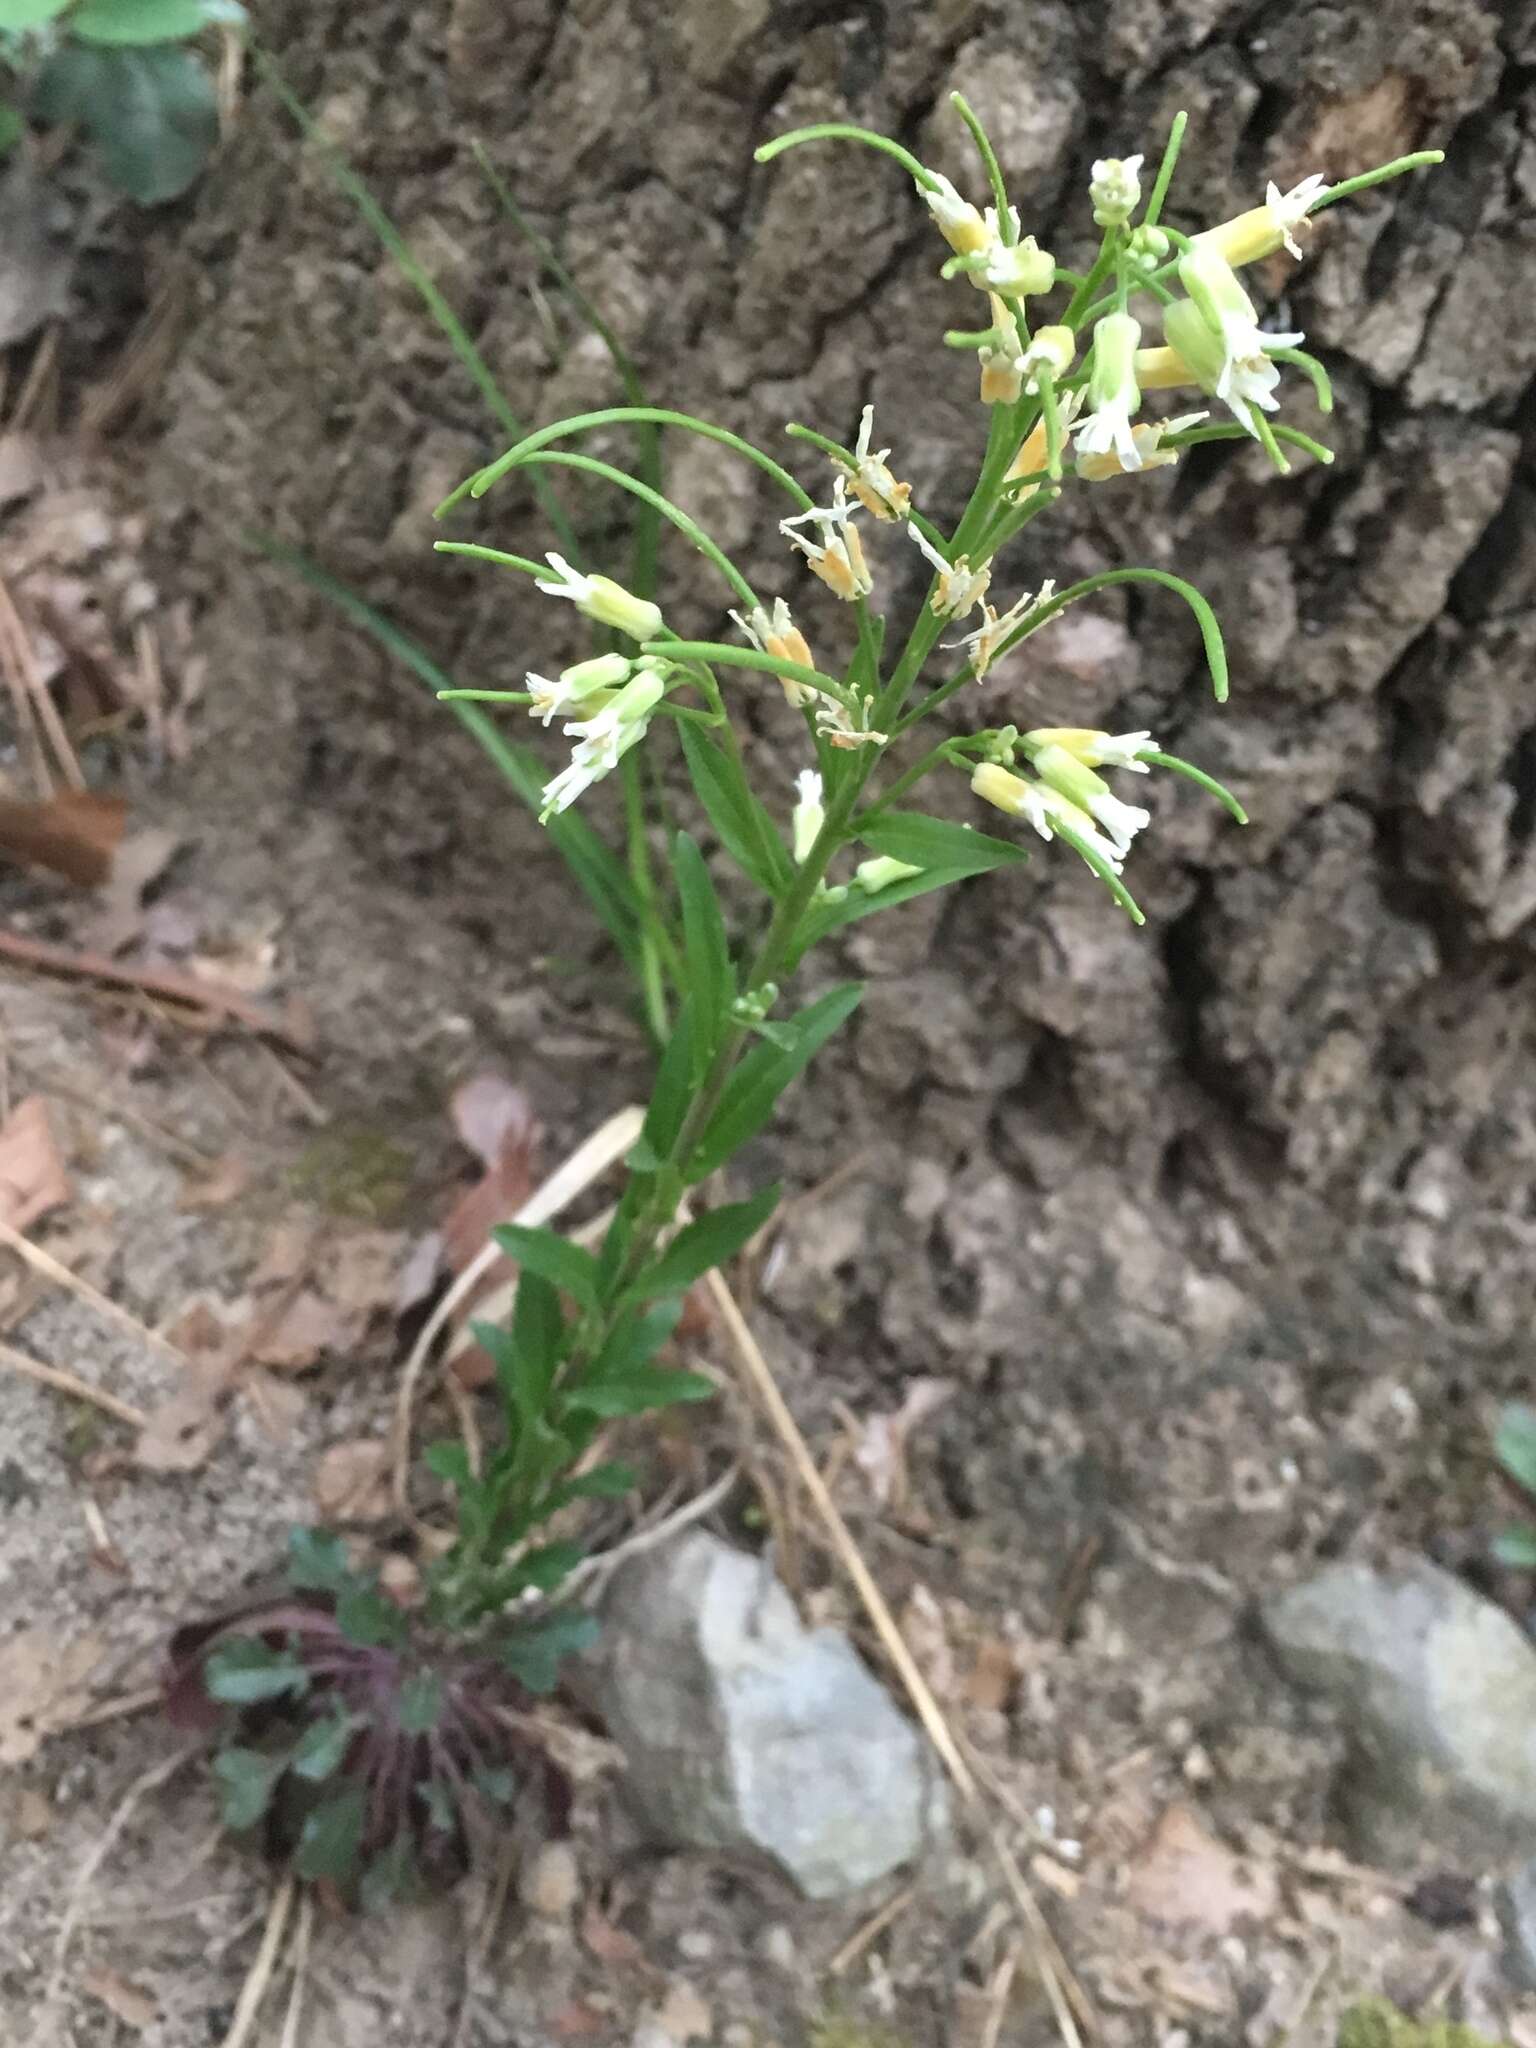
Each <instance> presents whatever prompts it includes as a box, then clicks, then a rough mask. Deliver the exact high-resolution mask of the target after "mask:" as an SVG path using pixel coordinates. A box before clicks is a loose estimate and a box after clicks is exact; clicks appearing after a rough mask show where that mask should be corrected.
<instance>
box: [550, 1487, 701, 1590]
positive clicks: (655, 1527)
mask: <svg viewBox="0 0 1536 2048" xmlns="http://www.w3.org/2000/svg"><path fill="white" fill-rule="evenodd" d="M740 1477H741V1467H740V1466H739V1465H731V1466H728V1467H727V1469H726V1470H725V1471H724V1472H722V1473H721V1475H720V1477H719V1478H718V1479H716V1480H714V1481H713V1482H712V1484H710V1485H709V1486H706V1487H705V1489H704V1491H703V1492H702V1493H700V1494H696V1495H695V1496H694V1498H693V1499H692V1500H689V1501H684V1503H683V1505H682V1506H681V1507H680V1508H678V1509H677V1511H676V1512H675V1513H674V1514H670V1515H667V1516H665V1517H664V1518H663V1519H662V1520H661V1521H659V1522H655V1523H653V1524H652V1526H651V1527H650V1528H649V1529H639V1530H637V1531H636V1532H635V1534H634V1535H633V1536H626V1537H625V1539H624V1541H623V1542H622V1543H616V1544H615V1545H614V1546H613V1548H612V1549H611V1550H603V1551H599V1552H598V1553H597V1555H596V1556H595V1557H584V1558H583V1559H582V1561H581V1563H580V1564H578V1565H576V1566H575V1567H574V1568H573V1569H572V1570H571V1571H569V1572H567V1574H566V1576H565V1578H564V1579H563V1580H562V1582H561V1586H560V1595H561V1598H562V1600H563V1599H565V1598H566V1597H568V1596H569V1595H570V1594H572V1593H574V1592H575V1591H576V1590H577V1589H578V1588H579V1587H581V1586H587V1585H590V1586H592V1587H593V1589H594V1593H599V1592H601V1591H602V1589H603V1587H604V1586H606V1585H607V1584H608V1581H609V1580H610V1579H611V1578H612V1577H613V1575H614V1573H615V1572H616V1571H617V1570H618V1569H619V1566H620V1565H622V1564H626V1563H628V1561H629V1559H630V1558H632V1557H639V1556H640V1555H641V1554H642V1553H643V1552H644V1551H647V1550H654V1549H655V1548H656V1546H657V1545H658V1544H660V1543H666V1542H668V1541H669V1540H670V1539H671V1538H672V1537H674V1536H675V1535H676V1534H677V1533H678V1531H679V1530H680V1529H687V1528H690V1527H691V1526H692V1525H693V1523H695V1522H702V1521H703V1519H704V1517H705V1516H706V1515H708V1514H712V1513H713V1512H714V1510H715V1509H716V1508H717V1507H719V1505H720V1503H721V1502H722V1501H723V1500H724V1499H725V1498H726V1496H727V1495H728V1494H729V1493H730V1491H731V1488H732V1487H733V1486H734V1485H735V1484H736V1481H737V1480H738V1479H739V1478H740Z"/></svg>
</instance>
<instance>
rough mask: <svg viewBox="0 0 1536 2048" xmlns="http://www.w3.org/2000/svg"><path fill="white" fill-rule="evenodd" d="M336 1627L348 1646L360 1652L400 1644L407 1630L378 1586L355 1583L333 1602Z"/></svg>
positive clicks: (361, 1582) (396, 1608) (397, 1611)
mask: <svg viewBox="0 0 1536 2048" xmlns="http://www.w3.org/2000/svg"><path fill="white" fill-rule="evenodd" d="M336 1626H337V1627H338V1628H339V1629H340V1630H341V1632H342V1634H343V1635H344V1636H345V1637H346V1639H347V1641H348V1642H349V1643H356V1644H357V1645H358V1647H359V1648H360V1649H377V1648H379V1647H381V1646H383V1645H386V1644H387V1645H391V1646H395V1645H398V1644H400V1643H403V1642H404V1640H405V1638H406V1635H407V1634H408V1632H409V1631H408V1628H407V1624H406V1619H405V1616H404V1615H403V1614H402V1613H401V1611H400V1609H399V1608H398V1607H397V1606H396V1605H395V1603H394V1601H393V1600H391V1599H390V1598H389V1596H388V1594H386V1593H381V1592H380V1591H379V1589H378V1587H377V1585H372V1584H370V1583H368V1581H366V1580H358V1581H356V1582H355V1583H354V1584H353V1585H351V1586H349V1587H348V1588H347V1590H346V1592H345V1593H343V1594H342V1595H341V1597H340V1599H339V1600H338V1601H337V1602H336Z"/></svg>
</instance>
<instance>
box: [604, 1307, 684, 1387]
mask: <svg viewBox="0 0 1536 2048" xmlns="http://www.w3.org/2000/svg"><path fill="white" fill-rule="evenodd" d="M682 1313H683V1297H682V1296H681V1295H680V1294H679V1295H677V1296H676V1297H675V1298H674V1299H672V1300H670V1301H656V1302H653V1303H652V1304H651V1306H650V1307H649V1308H648V1309H646V1310H645V1312H644V1314H637V1313H636V1312H635V1310H634V1309H626V1310H625V1312H624V1314H623V1315H622V1316H620V1317H619V1319H618V1320H617V1321H616V1322H615V1324H614V1326H613V1328H612V1330H610V1332H609V1333H608V1341H607V1342H606V1343H605V1344H604V1346H603V1348H602V1350H601V1351H599V1353H598V1354H597V1356H596V1358H594V1359H593V1361H592V1367H591V1371H590V1372H589V1374H588V1375H587V1377H588V1378H589V1379H592V1380H602V1379H608V1378H610V1377H612V1376H613V1375H615V1374H618V1373H625V1372H629V1371H631V1370H632V1369H633V1368H634V1367H635V1366H637V1365H649V1364H650V1362H651V1360H652V1359H653V1358H654V1357H655V1356H656V1354H657V1352H658V1351H659V1350H660V1349H661V1347H662V1346H663V1344H665V1343H666V1341H667V1339H668V1338H669V1337H670V1336H671V1335H672V1332H673V1331H674V1330H675V1329H676V1328H677V1326H678V1323H679V1322H680V1320H681V1319H682Z"/></svg>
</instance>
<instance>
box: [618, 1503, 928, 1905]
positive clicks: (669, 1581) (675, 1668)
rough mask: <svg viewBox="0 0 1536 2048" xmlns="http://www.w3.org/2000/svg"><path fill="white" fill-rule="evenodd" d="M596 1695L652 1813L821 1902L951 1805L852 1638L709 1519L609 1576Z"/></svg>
mask: <svg viewBox="0 0 1536 2048" xmlns="http://www.w3.org/2000/svg"><path fill="white" fill-rule="evenodd" d="M606 1620H607V1627H606V1629H605V1631H604V1635H603V1639H602V1643H601V1646H600V1649H599V1652H598V1656H599V1659H600V1661H599V1662H598V1663H597V1665H596V1667H595V1669H594V1671H593V1677H592V1698H593V1703H594V1704H595V1705H596V1707H597V1709H598V1711H599V1713H600V1714H601V1715H602V1717H603V1719H604V1720H605V1721H606V1723H607V1725H608V1728H609V1731H610V1733H611V1734H612V1735H613V1737H614V1739H615V1740H616V1741H617V1742H618V1743H619V1745H620V1747H621V1748H622V1749H623V1750H624V1753H625V1756H626V1758H627V1759H628V1763H629V1767H630V1781H629V1789H630V1793H631V1796H632V1798H633V1800H634V1802H635V1804H636V1806H637V1807H638V1808H639V1810H640V1812H641V1815H642V1816H643V1818H644V1819H645V1820H646V1821H647V1822H648V1823H649V1825H650V1827H651V1828H652V1830H653V1831H654V1832H655V1833H656V1834H657V1835H658V1836H659V1837H660V1838H662V1839H663V1840H666V1841H669V1842H672V1843H675V1844H677V1845H678V1846H680V1847H687V1848H698V1849H718V1850H725V1851H729V1852H732V1853H736V1854H740V1853H743V1852H746V1853H751V1854H756V1855H758V1856H760V1857H765V1858H767V1859H768V1860H769V1861H770V1862H772V1863H774V1864H775V1865H777V1867H778V1868H779V1869H780V1870H782V1871H784V1872H785V1873H786V1874H787V1875H788V1876H789V1877H790V1878H791V1879H792V1880H793V1881H794V1882H795V1883H796V1884H797V1885H799V1887H800V1889H801V1890H802V1891H803V1892H805V1893H806V1895H807V1896H808V1897H810V1898H813V1899H825V1898H835V1897H837V1896H839V1895H840V1894H842V1893H845V1892H850V1891H856V1890H858V1889H859V1888H860V1887H861V1886H863V1885H866V1884H872V1883H873V1882H874V1881H875V1880H876V1879H877V1878H881V1877H884V1876H886V1875H887V1874H888V1873H889V1872H891V1871H892V1870H894V1869H896V1868H897V1866H898V1865H900V1864H903V1863H907V1862H910V1861H911V1859H912V1858H913V1857H915V1856H916V1855H918V1854H919V1852H920V1851H921V1850H922V1849H923V1848H924V1846H925V1844H926V1843H927V1841H928V1839H929V1838H930V1837H931V1836H932V1835H933V1834H934V1833H935V1831H936V1830H937V1828H938V1826H939V1824H940V1823H941V1821H942V1818H943V1815H944V1812H945V1801H944V1792H943V1787H942V1784H941V1783H940V1782H939V1780H938V1776H937V1773H936V1771H935V1770H934V1769H933V1768H932V1766H931V1761H930V1759H929V1756H928V1753H927V1749H926V1746H925V1744H924V1743H923V1741H922V1739H921V1737H920V1736H919V1734H918V1732H917V1730H916V1729H915V1728H914V1727H913V1726H912V1724H911V1723H910V1722H909V1721H907V1720H906V1719H905V1718H904V1717H903V1716H902V1715H901V1714H900V1713H899V1712H898V1711H897V1709H896V1707H895V1706H894V1704H893V1703H892V1701H891V1699H890V1697H889V1695H888V1694H887V1693H886V1692H885V1691H884V1690H883V1688H882V1687H881V1686H880V1685H879V1684H878V1683H877V1682H876V1681H875V1679H874V1678H872V1677H871V1676H870V1673H869V1672H868V1671H867V1670H866V1668H865V1667H864V1665H863V1664H862V1663H861V1662H860V1661H859V1658H858V1656H857V1655H856V1653H855V1651H854V1649H853V1647H852V1645H851V1644H850V1643H849V1642H848V1640H847V1638H846V1637H844V1636H843V1635H841V1634H839V1633H838V1632H837V1631H836V1630H834V1629H829V1628H819V1629H807V1628H805V1627H804V1626H803V1624H802V1623H801V1620H800V1617H799V1615H798V1614H797V1613H796V1612H795V1608H794V1603H793V1602H792V1601H791V1600H790V1598H789V1595H788V1594H787V1593H786V1592H785V1591H784V1589H783V1587H782V1586H781V1585H780V1584H779V1583H778V1581H777V1580H776V1579H775V1578H774V1576H773V1573H772V1570H771V1568H770V1567H769V1566H768V1565H767V1564H765V1563H764V1562H763V1561H762V1560H760V1559H758V1558H755V1557H750V1556H748V1555H747V1554H746V1553H745V1552H742V1551H739V1550H733V1549H732V1548H731V1547H730V1545H729V1544H726V1543H722V1542H721V1541H720V1540H719V1539H718V1538H717V1537H714V1536H711V1535H709V1534H707V1533H706V1532H704V1531H702V1530H695V1531H691V1532H690V1533H689V1534H688V1535H686V1536H684V1537H683V1538H682V1539H681V1541H679V1542H677V1543H675V1544H673V1545H671V1546H670V1547H669V1548H667V1549H666V1550H664V1551H660V1552H658V1553H656V1554H654V1555H652V1556H648V1557H643V1558H638V1559H636V1560H635V1561H634V1563H632V1564H631V1565H630V1566H629V1567H628V1568H627V1569H626V1570H625V1571H623V1572H621V1573H620V1574H619V1576H618V1578H617V1579H616V1580H615V1582H614V1585H613V1589H612V1592H611V1594H610V1596H609V1601H608V1606H607V1615H606Z"/></svg>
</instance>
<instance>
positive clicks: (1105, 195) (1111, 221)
mask: <svg viewBox="0 0 1536 2048" xmlns="http://www.w3.org/2000/svg"><path fill="white" fill-rule="evenodd" d="M1141 164H1142V159H1141V158H1140V157H1139V156H1128V157H1118V156H1105V157H1100V158H1099V160H1098V162H1097V163H1096V164H1095V165H1094V167H1093V183H1092V184H1091V185H1090V186H1089V187H1088V197H1089V198H1090V199H1091V200H1092V201H1093V217H1094V219H1095V220H1096V221H1097V222H1098V224H1099V226H1100V227H1101V228H1118V227H1123V226H1124V225H1125V223H1126V222H1127V221H1128V220H1129V219H1130V217H1131V215H1132V214H1133V213H1134V212H1135V211H1136V209H1137V207H1138V206H1140V204H1141V178H1140V175H1139V173H1140V171H1141Z"/></svg>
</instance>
